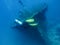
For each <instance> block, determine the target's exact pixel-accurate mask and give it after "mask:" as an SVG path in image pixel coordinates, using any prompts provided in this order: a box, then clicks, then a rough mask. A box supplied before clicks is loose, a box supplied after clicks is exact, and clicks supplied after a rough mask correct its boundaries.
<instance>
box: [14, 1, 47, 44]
mask: <svg viewBox="0 0 60 45" xmlns="http://www.w3.org/2000/svg"><path fill="white" fill-rule="evenodd" d="M19 3H20V4H21V5H22V8H21V9H20V15H19V17H18V18H16V19H15V22H16V24H17V25H18V26H16V27H15V28H19V29H20V27H23V28H24V29H25V30H26V32H27V34H28V36H30V37H31V38H32V39H34V40H36V41H37V42H39V43H38V44H37V45H40V44H41V45H47V44H46V43H47V42H46V40H47V37H46V30H47V29H46V17H45V12H46V10H47V4H46V3H45V2H43V1H42V0H37V1H36V0H30V1H26V2H25V3H23V1H19Z"/></svg>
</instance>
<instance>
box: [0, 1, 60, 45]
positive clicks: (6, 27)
mask: <svg viewBox="0 0 60 45" xmlns="http://www.w3.org/2000/svg"><path fill="white" fill-rule="evenodd" d="M46 3H47V5H48V11H47V12H46V14H45V15H46V20H47V22H48V23H47V25H48V26H47V28H48V30H47V32H48V35H47V37H48V41H46V42H49V44H50V45H60V34H59V32H60V29H59V28H60V26H59V25H60V0H47V1H46ZM19 6H20V4H19V3H18V0H0V45H40V44H39V43H38V42H37V41H34V40H32V39H30V38H28V37H27V35H25V32H26V31H25V30H24V29H23V28H22V29H21V28H20V30H24V31H23V32H22V31H19V30H17V29H12V26H14V19H15V18H16V17H17V15H18V11H19V9H20V8H19ZM21 7H22V6H21ZM58 27H59V28H58ZM57 28H58V29H57ZM56 32H57V33H56ZM56 35H58V36H56ZM55 37H57V38H56V39H55ZM47 44H48V43H47ZM49 44H48V45H49Z"/></svg>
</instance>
